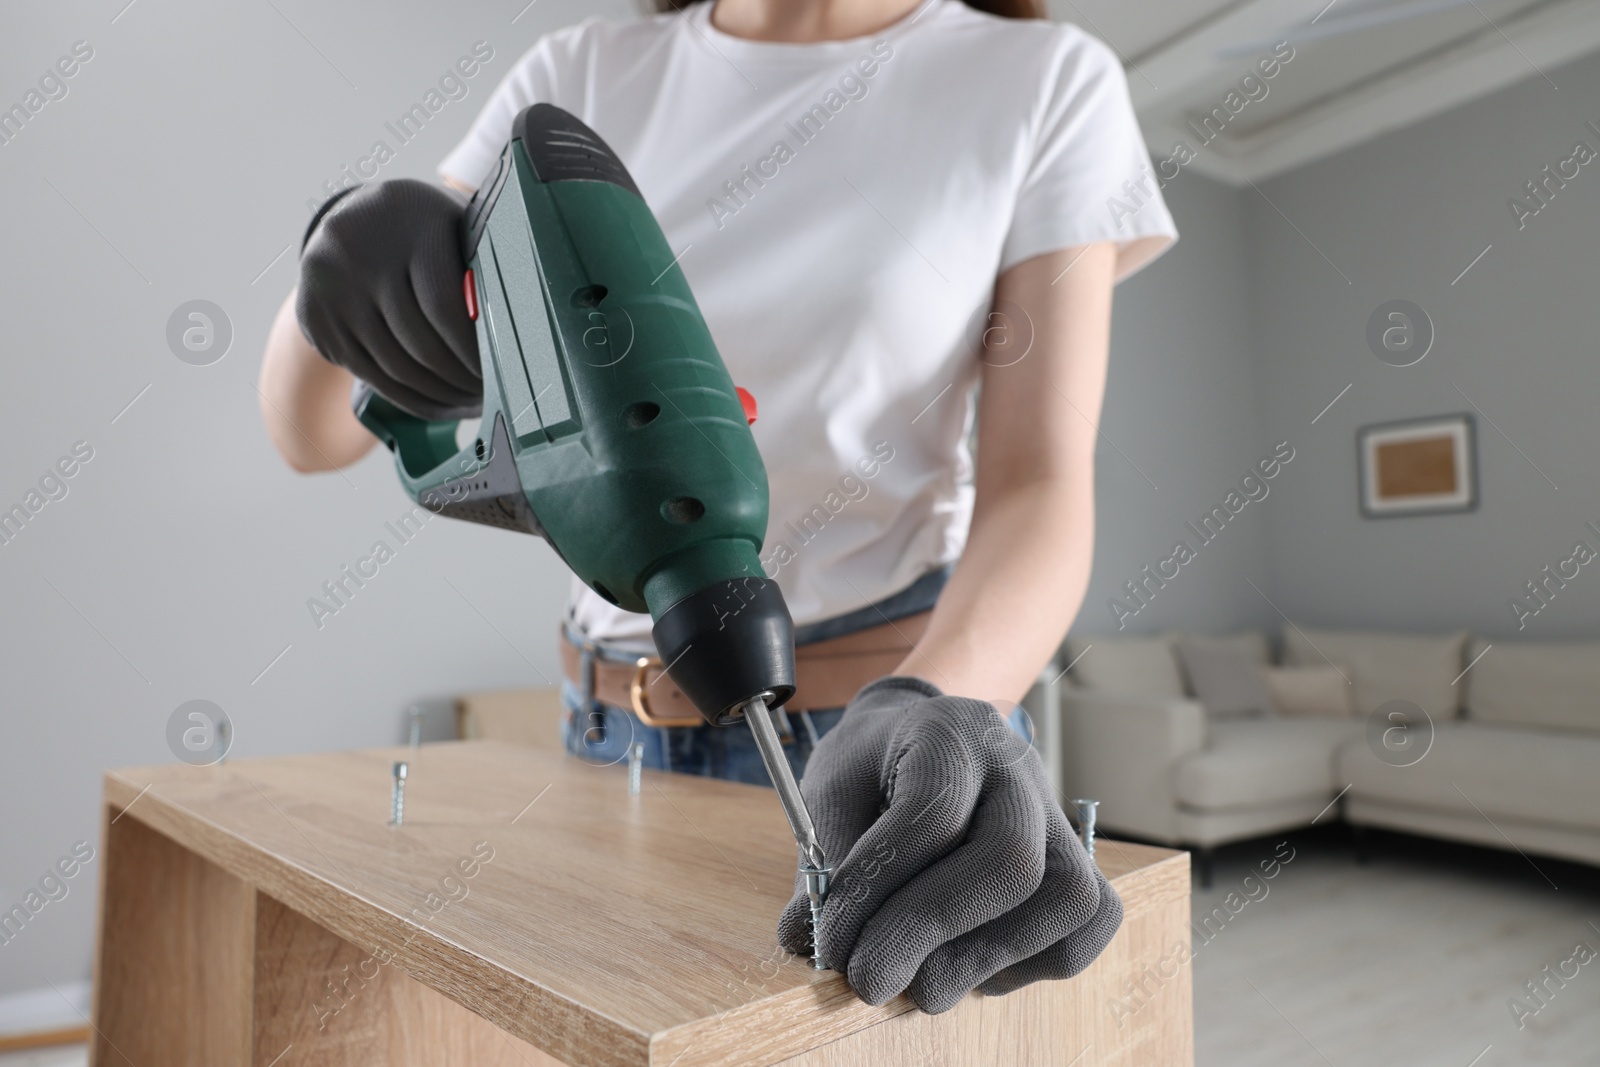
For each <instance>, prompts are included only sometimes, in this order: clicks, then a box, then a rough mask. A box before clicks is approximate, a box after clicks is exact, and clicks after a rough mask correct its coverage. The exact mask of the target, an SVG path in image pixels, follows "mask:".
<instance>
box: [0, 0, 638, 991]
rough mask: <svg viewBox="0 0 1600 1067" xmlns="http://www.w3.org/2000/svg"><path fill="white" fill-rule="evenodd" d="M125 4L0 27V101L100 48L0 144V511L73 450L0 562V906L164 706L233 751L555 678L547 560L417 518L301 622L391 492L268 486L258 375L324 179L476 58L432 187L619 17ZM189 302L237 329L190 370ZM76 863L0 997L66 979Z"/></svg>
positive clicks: (624, 1) (43, 865) (75, 943)
mask: <svg viewBox="0 0 1600 1067" xmlns="http://www.w3.org/2000/svg"><path fill="white" fill-rule="evenodd" d="M125 3H126V0H106V2H95V3H90V4H71V5H49V6H44V5H34V6H31V7H29V8H28V9H27V10H26V11H25V12H24V11H23V10H22V9H13V10H10V11H8V13H7V14H5V15H4V16H0V71H4V72H5V76H4V78H0V101H3V102H4V104H6V105H9V104H10V103H12V102H13V101H17V100H21V99H22V96H23V94H24V93H25V92H26V91H27V88H28V87H29V85H30V83H31V82H32V81H34V80H35V79H37V78H38V77H39V75H41V74H43V73H44V72H45V71H46V69H47V68H48V67H49V66H50V65H51V64H52V63H53V62H54V61H55V60H56V59H57V57H59V56H61V55H63V54H65V53H67V52H68V50H69V49H70V47H71V45H72V44H73V42H75V41H78V40H86V41H88V42H89V44H90V45H91V46H92V47H93V49H94V57H93V59H92V60H90V61H89V62H88V63H87V64H85V65H84V66H83V67H82V69H81V70H79V71H78V72H77V73H76V74H75V75H74V76H73V77H72V78H71V79H70V80H69V81H67V83H66V84H67V87H68V94H67V96H66V97H65V98H63V99H59V100H55V101H52V102H50V103H48V104H46V105H45V106H44V107H43V108H42V109H41V110H40V111H39V113H38V114H37V115H36V116H34V118H33V120H32V121H31V122H30V123H29V124H28V125H27V126H26V127H25V128H24V130H23V132H22V133H21V134H20V136H18V137H16V138H15V139H14V140H12V141H11V142H10V143H9V144H5V145H3V146H0V196H3V198H4V200H5V203H6V210H5V211H4V212H0V249H4V253H5V254H4V260H3V263H0V323H3V324H4V325H3V330H4V333H3V337H4V341H5V355H4V359H5V386H4V389H3V391H0V506H3V507H4V508H9V507H10V505H11V504H13V503H17V502H21V501H23V500H24V498H25V494H26V493H27V492H28V490H29V489H30V487H32V486H34V485H35V483H36V482H37V480H38V479H39V478H40V476H41V475H43V474H44V473H45V472H46V471H47V470H48V469H49V468H50V467H51V465H52V464H54V463H55V462H56V461H57V460H58V459H59V458H60V457H62V456H63V455H65V454H67V453H68V452H69V450H70V449H71V448H72V446H73V444H74V442H77V441H80V440H82V441H87V442H88V443H89V445H90V446H91V447H92V448H93V450H94V458H93V459H92V460H91V461H90V462H89V463H88V464H86V465H85V466H83V467H82V469H80V470H78V471H77V473H76V474H75V475H74V476H73V477H72V478H71V479H70V480H69V481H67V483H66V485H67V487H68V493H67V495H66V497H65V498H63V499H60V500H57V501H54V502H51V503H49V504H47V505H46V506H45V507H44V508H43V510H42V511H41V512H40V513H39V514H38V515H37V516H35V517H34V518H33V520H32V521H31V522H29V523H28V525H27V526H26V527H25V528H24V529H23V531H22V533H21V534H20V535H19V536H17V537H16V538H15V539H14V540H13V541H12V542H11V543H9V544H6V545H4V546H0V604H3V605H4V616H3V619H4V621H3V631H0V665H3V678H4V684H3V687H0V693H3V695H0V701H3V704H0V707H3V716H4V730H5V738H4V741H3V743H0V811H3V812H4V813H5V817H4V819H3V820H0V910H6V909H9V908H10V907H11V905H13V904H15V903H18V902H20V901H21V900H22V899H23V897H24V894H25V893H27V891H28V890H29V888H30V887H32V886H33V885H34V884H35V883H36V882H37V881H38V879H39V878H40V876H41V875H43V874H44V873H45V872H46V871H47V869H48V868H49V867H50V865H51V864H52V863H54V862H55V860H56V859H57V858H58V857H60V856H62V855H64V854H65V853H66V852H67V851H68V850H69V848H70V846H71V845H72V843H73V842H74V841H76V840H78V839H86V840H89V841H91V842H94V841H97V838H98V833H99V820H98V797H99V791H100V783H99V776H100V773H101V770H102V769H103V768H106V767H111V766H125V765H129V764H141V763H158V762H170V761H171V760H172V758H173V756H172V754H171V752H170V751H169V750H168V748H167V743H166V740H165V728H166V723H167V719H168V716H169V715H170V714H171V713H172V711H173V710H174V709H175V708H176V707H177V706H178V705H179V704H181V703H183V702H184V701H187V700H191V699H195V698H203V699H208V700H212V701H215V702H216V703H217V704H219V705H221V706H222V707H223V708H224V709H225V710H226V711H227V712H228V714H229V715H230V716H231V717H232V719H233V721H234V724H235V728H236V732H237V742H236V745H235V749H234V752H235V756H236V757H237V758H248V757H252V756H265V755H273V754H276V753H283V752H293V751H303V750H307V749H319V748H323V749H326V748H346V747H352V746H370V745H376V744H387V743H392V742H395V741H398V740H400V739H401V737H402V715H403V711H402V709H403V708H404V707H405V706H406V705H407V704H409V703H411V702H413V701H416V700H419V699H430V698H441V697H443V696H445V695H447V694H451V693H454V692H457V691H460V690H463V689H468V688H473V687H492V686H511V685H527V684H539V683H540V682H541V680H542V679H544V678H554V677H555V676H556V666H555V656H554V648H553V644H552V637H553V634H554V631H555V626H556V623H557V620H558V618H559V616H560V609H561V606H562V603H563V601H564V598H565V595H566V588H567V579H566V576H565V574H564V572H563V570H562V568H561V566H560V564H559V562H558V561H556V560H555V559H554V557H553V555H552V554H551V553H550V551H549V550H548V549H547V548H545V547H544V546H543V545H542V543H540V542H537V541H535V540H534V539H532V538H518V537H514V536H512V535H510V534H504V533H501V532H499V531H494V530H489V529H487V528H477V527H471V526H467V525H465V524H460V523H456V524H446V523H444V522H440V521H437V520H436V521H435V522H433V523H431V524H429V525H428V526H427V527H425V528H424V529H423V531H422V532H421V533H420V534H419V535H418V536H417V537H416V539H415V540H414V541H413V542H412V543H411V544H409V545H405V546H403V547H399V548H398V553H397V558H396V559H395V560H394V561H392V562H391V563H389V564H387V565H385V566H384V567H383V568H382V569H381V571H380V573H379V574H378V576H377V577H376V578H374V579H373V580H372V581H371V582H370V583H369V584H368V585H367V587H366V588H365V589H363V590H361V591H359V592H358V594H357V596H356V597H355V598H353V599H352V601H351V603H350V605H349V607H348V608H346V609H345V610H342V611H340V612H339V613H338V615H337V616H335V617H334V618H331V619H327V620H325V622H326V625H325V627H324V628H323V629H322V630H320V631H319V630H318V629H316V628H315V626H314V625H313V623H312V620H311V616H310V613H309V612H308V610H307V608H306V604H305V602H306V600H307V598H308V597H311V596H314V595H316V594H317V592H318V588H319V586H320V585H321V583H322V582H324V581H325V580H328V579H331V578H333V577H335V576H336V572H337V571H338V570H339V568H340V567H341V566H342V565H344V564H348V563H353V562H354V561H355V559H356V558H357V557H359V556H361V555H364V554H365V553H366V552H367V551H368V550H369V548H370V547H371V545H372V543H373V542H374V541H375V540H378V539H380V538H381V539H385V540H389V541H390V542H391V545H395V544H396V542H395V540H394V538H393V537H392V535H390V534H388V533H387V532H386V531H385V529H384V525H383V524H384V522H385V521H386V520H389V519H391V518H393V517H395V516H397V515H399V514H401V513H402V512H404V511H405V510H406V507H407V501H406V500H405V498H404V496H403V495H402V493H401V491H400V488H399V486H398V484H397V482H396V480H395V477H394V475H393V472H392V469H391V468H390V466H389V462H388V459H387V457H386V455H374V456H372V457H371V458H369V459H368V460H367V461H366V462H364V463H362V464H361V465H360V466H358V467H357V468H355V469H354V470H351V471H349V472H348V474H347V475H324V476H319V477H314V478H306V477H301V476H297V475H295V474H292V473H290V472H289V471H288V469H287V468H286V467H285V466H284V465H283V463H282V462H281V461H279V459H278V458H277V456H276V454H275V453H274V452H273V451H272V448H271V446H270V445H269V443H268V441H267V439H266V436H265V433H264V432H263V430H262V427H261V420H260V418H259V416H258V413H257V404H258V400H257V394H256V390H255V387H254V383H255V380H256V374H257V368H258V362H259V357H260V351H261V344H262V341H263V339H264V337H265V334H266V330H267V326H268V323H269V322H270V321H271V318H272V315H273V313H274V311H275V310H276V308H277V306H278V304H279V302H280V301H281V300H282V299H283V296H284V294H285V293H286V292H287V291H288V289H289V287H290V286H291V285H292V284H293V280H294V257H293V255H292V254H290V255H285V256H284V257H283V258H281V259H279V260H278V261H277V262H276V263H275V264H273V265H272V266H271V267H270V269H269V266H268V265H269V264H271V263H273V257H275V256H277V255H278V253H279V252H280V251H282V250H283V249H284V248H285V246H286V245H287V244H288V242H289V241H290V240H291V238H294V239H297V238H298V236H299V233H300V231H301V229H302V228H303V227H304V225H305V223H306V220H307V211H306V207H305V204H304V202H305V200H306V199H307V198H308V197H311V196H313V195H315V194H316V192H317V188H318V186H319V185H320V184H321V182H323V181H324V180H326V179H328V178H331V177H334V176H335V175H336V174H337V173H338V171H339V169H340V167H341V166H343V165H344V164H346V163H351V164H353V163H354V162H355V161H356V159H357V158H358V157H360V156H361V155H364V154H366V153H367V152H368V151H369V150H370V148H371V145H372V142H373V141H374V140H375V139H377V138H380V137H386V136H387V135H386V133H385V131H384V129H383V124H384V122H385V121H387V120H390V119H392V118H394V117H396V116H398V114H399V113H400V112H401V111H402V110H404V109H405V108H406V107H408V106H409V105H410V104H411V103H413V102H415V101H417V100H419V99H420V98H421V97H422V95H423V94H424V93H425V92H426V91H427V90H428V89H429V88H431V87H433V85H434V84H435V82H436V81H437V79H438V78H439V76H440V74H441V73H443V72H444V71H445V70H446V68H447V67H448V66H449V65H450V64H451V63H453V62H454V61H455V59H456V58H457V57H458V56H460V55H462V54H464V53H466V52H467V51H468V50H469V48H470V46H471V44H472V43H473V42H474V41H476V40H480V39H481V40H485V41H488V42H489V43H490V44H491V45H492V46H493V48H494V50H495V55H494V58H493V59H492V60H491V61H490V62H489V64H488V65H487V67H486V68H485V69H484V70H483V71H482V72H481V73H480V74H479V75H478V76H477V77H476V78H474V79H473V80H471V81H470V82H468V83H467V84H468V86H469V95H468V96H467V97H466V98H465V99H462V100H459V101H455V102H452V103H449V104H447V105H446V106H445V107H444V108H443V109H442V110H440V112H439V113H438V115H437V116H436V117H435V118H434V119H432V120H431V121H430V123H429V124H428V126H427V127H426V128H425V129H424V130H423V131H422V133H421V134H420V135H419V136H418V137H417V139H416V140H414V141H413V142H412V143H411V144H409V145H406V146H404V147H402V148H399V149H398V150H397V153H396V158H395V159H394V160H393V161H392V162H391V163H389V164H388V165H387V166H385V167H384V168H383V169H382V175H383V176H384V177H395V176H400V175H409V176H429V175H431V172H432V168H433V165H434V164H435V162H436V161H437V160H438V158H439V157H440V156H442V155H443V154H444V153H445V151H446V150H447V149H448V148H449V147H450V146H451V145H452V144H453V143H454V141H455V139H456V138H457V137H459V136H460V134H461V133H462V132H463V131H464V130H465V128H466V125H467V123H468V122H469V120H470V119H471V117H472V116H473V114H475V112H476V109H477V108H478V107H479V106H480V105H481V104H482V102H483V100H484V99H485V98H486V96H487V94H488V91H489V89H490V88H491V87H492V85H493V83H494V82H496V81H498V79H499V78H500V77H501V76H502V75H503V74H504V73H505V72H506V70H508V69H509V68H510V65H511V63H512V61H513V60H514V59H515V58H516V57H517V56H518V55H520V54H521V53H522V52H523V51H524V50H525V49H526V48H527V47H528V46H529V45H530V44H531V43H532V42H533V41H534V40H535V39H536V38H537V37H538V36H539V35H540V34H541V33H543V32H545V31H546V30H547V29H549V28H551V27H554V26H557V25H561V24H565V23H568V22H572V21H576V20H577V19H578V18H580V17H583V16H585V15H588V14H591V13H597V12H602V13H603V12H612V13H623V12H628V11H631V10H632V4H631V3H629V2H628V0H612V2H609V3H593V2H589V0H585V2H583V3H579V2H577V0H542V2H540V3H538V4H536V5H532V6H530V7H529V8H528V10H527V12H526V14H525V15H523V16H522V17H521V18H520V19H518V20H517V21H516V22H515V24H513V23H512V19H513V17H514V16H516V15H517V13H518V11H519V9H521V8H522V7H523V3H524V0H508V2H505V3H492V4H491V3H472V4H457V5H439V4H424V3H419V2H415V0H411V2H402V3H397V4H386V5H383V6H382V7H381V8H379V7H376V6H373V5H338V4H333V5H330V4H325V3H314V2H311V0H274V3H275V4H276V8H277V11H281V12H282V15H283V16H284V17H280V15H279V14H278V13H277V11H275V10H274V6H273V5H269V4H245V5H235V4H225V5H218V4H207V3H201V2H199V0H160V2H155V0H139V2H138V3H136V4H134V5H133V6H132V7H130V8H128V9H127V10H126V11H125V12H124V13H122V14H121V16H120V17H119V18H117V19H116V22H115V23H114V24H113V22H112V20H113V18H114V17H116V16H117V15H118V12H119V11H120V10H121V9H122V8H123V6H124V4H125ZM285 17H286V18H287V20H289V21H285ZM290 21H292V23H293V26H291V25H290V24H289V22H290ZM296 27H298V31H299V32H297V30H296ZM301 32H303V33H304V34H305V37H307V38H309V39H310V41H311V42H312V43H310V44H308V43H307V41H306V40H305V39H303V38H302V37H301V36H300V33H301ZM313 45H314V46H315V47H313ZM319 50H320V52H321V53H322V54H323V55H325V56H326V57H327V59H326V60H325V59H324V58H322V56H320V55H319V54H318V52H319ZM335 67H337V70H336V69H335ZM341 72H342V73H341ZM346 78H348V79H349V82H347V81H346V80H345V79H346ZM350 83H354V86H355V88H352V85H351V84H350ZM393 146H394V142H393V141H392V139H391V147H393ZM52 184H53V185H54V188H52ZM58 190H59V192H58ZM68 201H70V205H69V203H68ZM80 212H81V215H80ZM263 272H264V273H263ZM258 276H259V278H258ZM194 298H204V299H208V300H211V301H214V302H215V303H217V304H219V305H220V306H221V307H222V308H223V309H224V310H225V311H226V313H227V315H228V316H229V318H230V319H231V320H232V324H233V329H234V334H235V338H234V341H233V345H232V349H231V350H230V351H229V352H228V353H227V355H226V356H225V357H224V358H223V359H221V361H220V362H217V363H215V364H213V365H211V366H204V367H196V366H190V365H188V364H185V363H182V362H180V361H179V360H178V359H177V358H175V357H174V355H173V354H172V352H171V351H169V350H168V347H167V344H166V340H165V336H164V335H165V328H166V322H167V318H168V316H169V314H170V313H171V312H172V311H173V309H174V308H175V307H177V306H178V305H179V304H180V303H182V302H184V301H187V300H190V299H194ZM146 386H149V389H148V391H147V392H145V393H144V394H143V396H142V397H141V398H140V399H139V400H138V402H137V403H136V404H134V405H133V407H132V408H130V409H128V410H127V411H126V413H124V414H122V415H121V417H120V418H116V421H115V423H114V424H113V422H112V420H113V418H115V417H117V416H118V413H119V412H120V411H121V410H122V409H123V407H124V406H125V405H126V404H128V402H129V401H130V400H132V399H133V398H134V397H135V396H136V395H137V394H139V393H140V391H141V390H144V389H145V387H146ZM452 585H453V587H454V588H452ZM285 647H287V648H288V652H287V653H286V654H285V655H284V656H283V658H282V659H281V660H280V661H278V662H277V664H276V665H275V666H273V667H272V669H271V670H270V671H268V672H267V673H266V674H265V675H263V676H261V677H260V678H259V680H257V676H258V675H260V674H261V672H262V670H263V668H265V667H267V665H268V664H269V662H271V661H272V660H273V658H274V657H275V656H277V655H278V654H279V652H280V651H282V650H283V649H284V648H285ZM437 725H443V724H442V723H441V724H437ZM374 799H375V801H376V802H378V803H383V802H384V801H383V798H374ZM95 877H96V874H95V868H94V865H91V866H90V868H89V871H88V872H87V873H84V874H80V875H79V876H78V877H77V878H76V879H75V880H74V881H73V882H71V883H69V886H70V891H69V894H68V896H67V897H66V898H65V899H64V900H62V901H60V902H59V903H52V904H49V905H47V906H46V907H45V908H44V909H43V910H42V911H41V912H40V913H39V915H38V916H37V917H36V918H35V919H34V920H33V922H32V923H31V924H30V925H29V926H27V927H26V928H24V930H23V931H22V933H21V935H20V936H19V937H17V938H16V939H15V940H13V941H12V942H10V943H9V944H4V945H0V995H3V994H5V993H8V992H12V991H15V990H18V989H23V988H42V987H43V986H44V985H45V983H46V982H56V983H60V982H62V981H65V980H71V979H76V978H81V977H83V976H86V975H87V974H88V973H89V964H90V952H91V943H92V924H93V916H94V899H93V898H94V891H95V890H94V885H95Z"/></svg>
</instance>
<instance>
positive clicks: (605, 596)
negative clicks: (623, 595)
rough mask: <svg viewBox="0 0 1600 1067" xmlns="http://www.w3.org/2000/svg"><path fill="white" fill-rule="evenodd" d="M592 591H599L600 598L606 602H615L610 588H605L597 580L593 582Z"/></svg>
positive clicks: (615, 599)
mask: <svg viewBox="0 0 1600 1067" xmlns="http://www.w3.org/2000/svg"><path fill="white" fill-rule="evenodd" d="M594 591H595V592H596V593H599V594H600V599H601V600H604V601H605V602H606V603H607V604H615V603H616V602H617V598H616V597H614V596H612V595H611V590H609V589H607V588H606V587H605V586H603V585H601V584H600V583H599V582H595V583H594Z"/></svg>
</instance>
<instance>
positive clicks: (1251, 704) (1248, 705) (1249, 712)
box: [1172, 637, 1272, 719]
mask: <svg viewBox="0 0 1600 1067" xmlns="http://www.w3.org/2000/svg"><path fill="white" fill-rule="evenodd" d="M1172 651H1173V654H1174V655H1176V656H1177V657H1178V664H1179V666H1181V667H1182V668H1183V676H1184V679H1185V680H1186V681H1187V682H1188V684H1189V691H1190V692H1191V693H1193V694H1194V696H1195V699H1196V700H1198V701H1200V703H1202V704H1204V705H1205V707H1206V711H1207V712H1208V713H1209V714H1210V715H1211V716H1212V717H1213V718H1217V719H1227V718H1240V717H1250V716H1255V715H1265V714H1266V713H1267V712H1269V711H1271V710H1272V697H1271V696H1270V695H1269V694H1268V693H1267V683H1266V682H1265V681H1263V680H1262V678H1261V664H1260V661H1258V660H1257V659H1256V658H1255V657H1254V656H1253V655H1252V654H1251V653H1250V652H1248V651H1246V650H1245V649H1242V648H1238V647H1235V646H1234V645H1231V644H1229V643H1227V642H1222V641H1204V640H1197V639H1195V638H1189V637H1180V638H1178V639H1177V640H1176V641H1174V642H1173V644H1172Z"/></svg>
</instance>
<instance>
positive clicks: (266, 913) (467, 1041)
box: [254, 895, 561, 1067]
mask: <svg viewBox="0 0 1600 1067" xmlns="http://www.w3.org/2000/svg"><path fill="white" fill-rule="evenodd" d="M255 934H256V964H255V1040H254V1045H255V1061H254V1062H255V1063H257V1064H272V1063H277V1062H279V1059H280V1057H281V1059H282V1063H283V1064H285V1065H286V1067H439V1065H440V1064H456V1063H459V1064H471V1065H472V1067H519V1065H527V1067H559V1065H560V1063H561V1061H560V1060H556V1059H552V1058H551V1057H549V1056H546V1055H545V1054H544V1053H543V1052H540V1051H539V1050H538V1049H536V1048H534V1047H533V1046H532V1045H529V1044H528V1043H527V1042H525V1041H521V1040H518V1039H517V1038H514V1037H511V1036H510V1035H509V1034H506V1033H505V1032H504V1031H502V1030H500V1029H499V1028H498V1027H496V1026H495V1025H494V1024H493V1023H490V1022H489V1021H488V1020H486V1019H484V1018H482V1017H481V1016H478V1015H474V1014H473V1013H472V1012H471V1011H469V1010H468V1009H466V1008H464V1007H462V1006H461V1005H460V1004H457V1003H456V1002H455V1001H453V1000H451V999H449V998H448V997H446V996H444V995H443V994H441V993H437V992H435V991H434V990H432V989H429V988H428V987H427V986H424V985H422V984H421V983H420V982H418V981H416V980H415V979H413V978H411V977H410V976H409V975H407V974H405V973H404V972H402V971H399V970H396V969H395V968H394V966H393V965H392V964H389V963H385V962H383V961H384V960H385V959H387V958H388V956H387V954H385V953H384V952H383V951H382V950H367V949H362V948H358V947H357V946H355V945H352V944H350V943H349V942H348V941H342V940H340V939H339V938H337V937H335V936H334V935H333V934H331V933H329V932H328V931H327V930H324V929H323V928H322V927H320V926H318V925H317V924H316V923H314V922H312V921H311V920H309V919H307V918H305V917H304V916H302V915H298V914H296V913H295V912H293V911H291V910H290V909H289V908H287V907H285V906H284V905H283V904H280V903H279V902H278V901H276V900H273V899H272V898H271V897H269V896H265V895H263V896H261V897H260V898H259V899H258V903H257V906H256V929H255Z"/></svg>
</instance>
